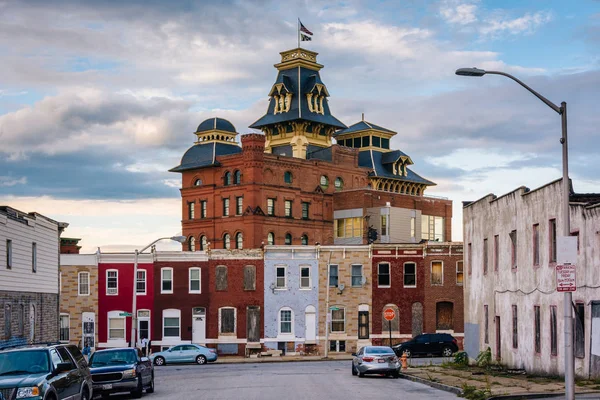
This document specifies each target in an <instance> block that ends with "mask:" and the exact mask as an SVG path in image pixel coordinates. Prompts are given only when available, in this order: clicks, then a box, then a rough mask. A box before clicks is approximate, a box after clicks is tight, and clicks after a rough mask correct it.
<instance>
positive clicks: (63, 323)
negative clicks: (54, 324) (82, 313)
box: [58, 314, 70, 342]
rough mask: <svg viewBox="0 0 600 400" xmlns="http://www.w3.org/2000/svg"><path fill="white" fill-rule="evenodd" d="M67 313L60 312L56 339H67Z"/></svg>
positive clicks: (62, 340) (65, 340)
mask: <svg viewBox="0 0 600 400" xmlns="http://www.w3.org/2000/svg"><path fill="white" fill-rule="evenodd" d="M69 325H70V324H69V314H60V319H59V332H58V340H60V341H61V342H68V341H69Z"/></svg>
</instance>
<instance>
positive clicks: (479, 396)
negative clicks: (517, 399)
mask: <svg viewBox="0 0 600 400" xmlns="http://www.w3.org/2000/svg"><path fill="white" fill-rule="evenodd" d="M462 389H463V392H462V393H461V394H460V395H459V396H460V397H464V398H465V399H469V400H486V399H488V398H490V397H491V396H492V392H491V391H490V390H489V389H483V390H482V389H477V388H476V387H475V386H471V385H467V384H466V383H463V385H462Z"/></svg>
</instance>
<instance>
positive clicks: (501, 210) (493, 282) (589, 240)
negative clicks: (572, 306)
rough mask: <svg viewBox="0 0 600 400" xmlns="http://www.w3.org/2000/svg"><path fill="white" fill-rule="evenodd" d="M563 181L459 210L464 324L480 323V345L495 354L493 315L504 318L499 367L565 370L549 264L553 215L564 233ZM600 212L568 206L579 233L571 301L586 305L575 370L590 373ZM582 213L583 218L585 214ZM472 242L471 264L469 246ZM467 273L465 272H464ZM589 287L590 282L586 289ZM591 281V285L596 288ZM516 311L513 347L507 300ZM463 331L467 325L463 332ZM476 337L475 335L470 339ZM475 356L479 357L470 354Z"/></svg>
mask: <svg viewBox="0 0 600 400" xmlns="http://www.w3.org/2000/svg"><path fill="white" fill-rule="evenodd" d="M561 199H562V195H561V181H555V182H553V183H550V184H548V185H546V186H544V187H542V188H540V189H537V190H534V191H531V192H526V190H525V189H524V188H520V189H518V190H516V191H514V192H511V193H509V194H507V195H505V196H502V197H499V198H497V199H494V198H493V196H492V195H490V196H487V197H485V198H483V199H481V200H479V201H477V202H475V203H472V204H471V205H469V206H467V207H466V208H464V210H463V223H464V246H465V248H464V250H465V263H464V266H465V285H464V291H465V325H471V326H474V327H475V326H478V331H479V338H468V337H466V339H465V340H466V341H467V342H470V343H475V342H477V341H478V347H479V350H484V349H485V348H487V347H488V346H489V347H491V349H492V354H493V356H494V357H495V355H496V326H495V322H494V317H495V316H500V321H501V324H500V325H501V344H502V346H501V347H502V348H501V356H502V364H504V365H508V366H510V367H513V368H524V369H526V370H527V371H531V372H544V373H548V374H564V359H563V356H564V341H563V331H564V330H563V315H564V313H563V299H564V295H563V294H562V293H559V292H556V282H555V269H554V264H549V220H550V219H553V218H556V227H557V229H556V230H557V236H561V235H562V226H563V220H564V219H563V216H562V213H561V204H560V202H561ZM598 211H600V210H596V211H594V210H584V208H583V207H582V206H576V205H571V212H570V213H571V231H576V230H579V232H580V233H579V239H580V246H581V250H580V252H579V258H578V264H577V267H578V268H577V284H578V289H577V292H575V293H574V294H573V301H574V302H577V301H582V302H585V304H586V307H585V313H586V314H585V330H586V332H585V338H586V343H585V353H586V358H585V359H579V358H576V360H575V371H576V374H577V375H579V376H586V375H587V374H588V371H589V345H590V343H589V338H590V326H591V319H590V306H589V304H590V303H589V301H591V300H600V288H598V287H599V286H600V268H599V266H600V259H599V254H598V251H599V249H600V245H599V240H600V238H599V235H598V233H597V231H598V230H599V228H598V227H599V226H600V212H598ZM584 214H585V218H584ZM536 223H539V229H540V265H539V266H535V267H534V265H533V239H532V238H533V225H534V224H536ZM512 230H517V241H518V248H517V269H516V270H513V269H512V268H511V242H510V238H509V233H510V232H511V231H512ZM495 235H499V252H498V253H499V254H498V257H499V258H498V264H499V271H498V272H497V273H496V272H494V236H495ZM485 238H487V239H488V257H489V259H488V273H487V275H484V274H483V240H484V239H485ZM469 243H471V246H472V265H469V263H468V258H469V255H468V245H469ZM469 271H470V273H469ZM585 285H587V287H584V286H585ZM593 286H595V288H594V287H593ZM486 304H487V305H488V309H489V320H488V326H489V343H488V344H486V343H484V326H485V325H484V311H483V310H484V305H486ZM513 304H514V305H517V310H518V349H513V347H512V305H513ZM551 305H554V306H556V307H557V340H558V356H551V354H550V353H551V352H550V306H551ZM534 306H540V311H541V313H540V314H541V352H540V353H539V354H536V353H535V351H534V333H535V330H534ZM467 330H468V329H467ZM473 339H475V340H474V341H473ZM469 356H470V357H472V358H475V357H476V356H477V354H469Z"/></svg>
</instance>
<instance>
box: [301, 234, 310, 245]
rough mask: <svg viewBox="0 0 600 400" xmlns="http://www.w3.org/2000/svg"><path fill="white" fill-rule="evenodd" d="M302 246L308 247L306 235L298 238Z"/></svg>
mask: <svg viewBox="0 0 600 400" xmlns="http://www.w3.org/2000/svg"><path fill="white" fill-rule="evenodd" d="M300 240H301V242H302V245H303V246H307V245H308V235H302V237H301V238H300Z"/></svg>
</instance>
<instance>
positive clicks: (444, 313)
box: [435, 301, 454, 330]
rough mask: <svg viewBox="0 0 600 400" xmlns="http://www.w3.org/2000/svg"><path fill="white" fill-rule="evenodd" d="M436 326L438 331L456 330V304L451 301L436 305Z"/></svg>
mask: <svg viewBox="0 0 600 400" xmlns="http://www.w3.org/2000/svg"><path fill="white" fill-rule="evenodd" d="M435 308H436V310H435V311H436V326H435V329H437V330H451V329H454V321H453V314H454V310H453V309H454V304H452V303H450V302H449V301H441V302H439V303H437V304H436V307H435Z"/></svg>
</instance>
